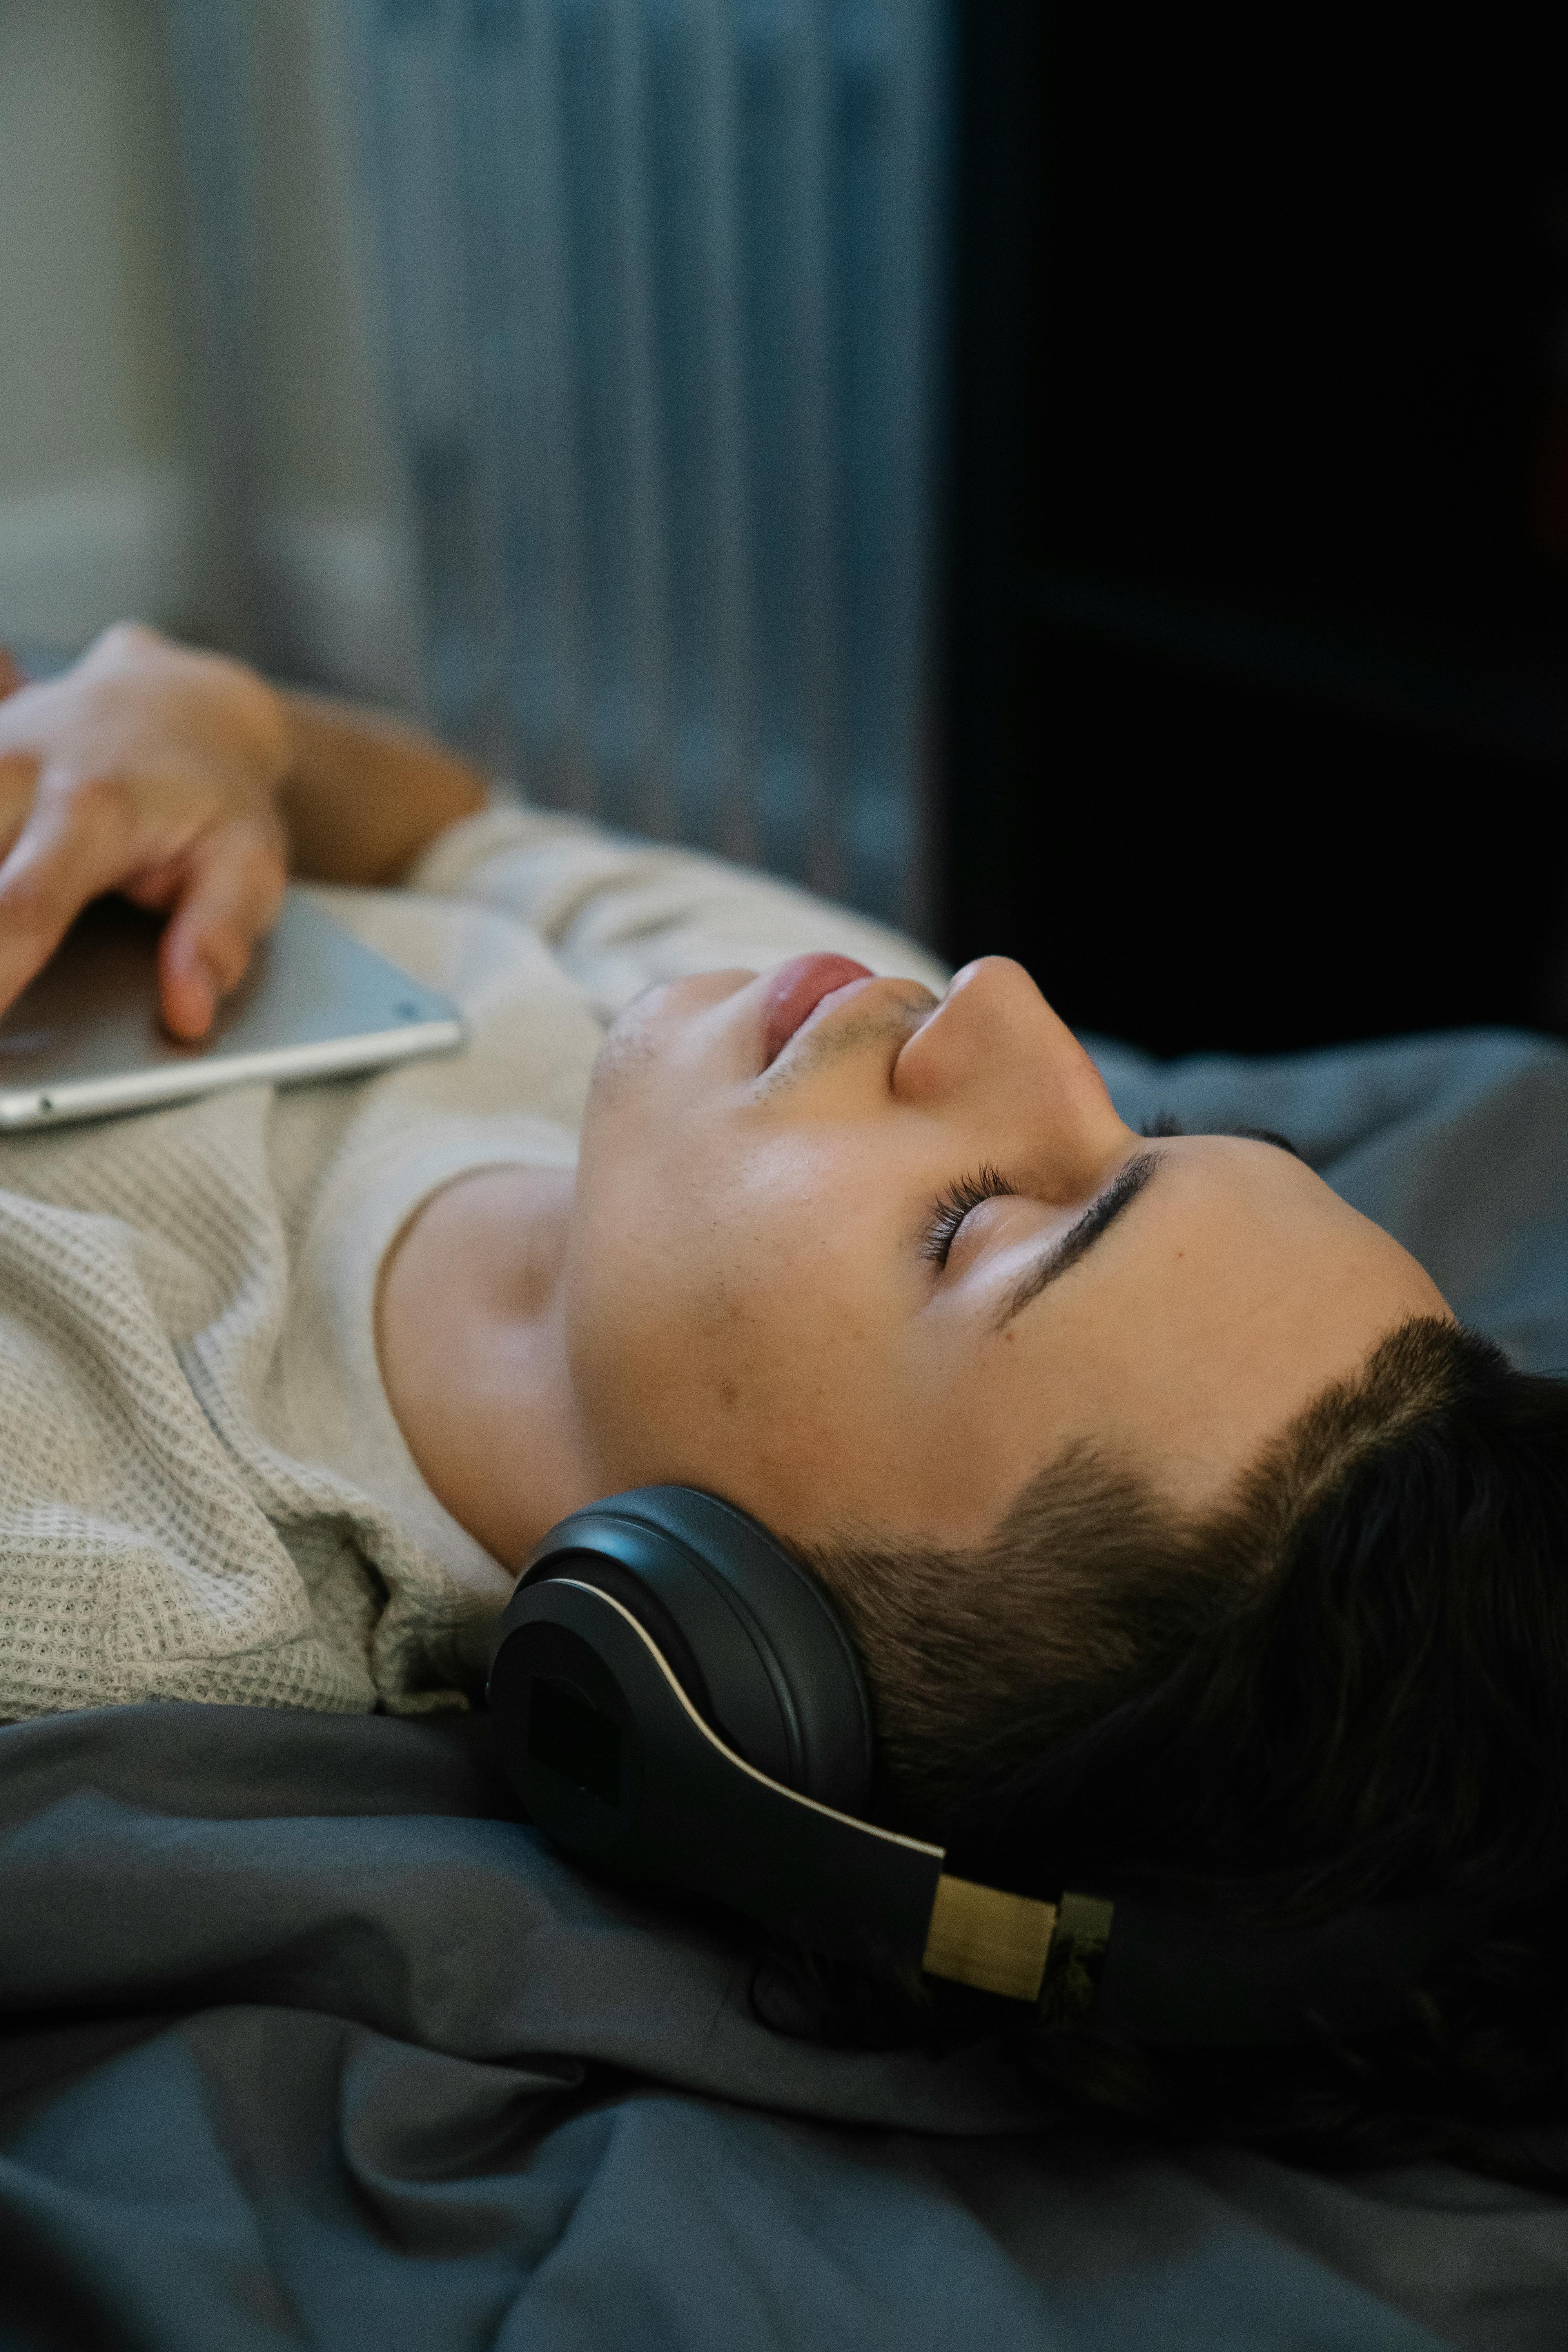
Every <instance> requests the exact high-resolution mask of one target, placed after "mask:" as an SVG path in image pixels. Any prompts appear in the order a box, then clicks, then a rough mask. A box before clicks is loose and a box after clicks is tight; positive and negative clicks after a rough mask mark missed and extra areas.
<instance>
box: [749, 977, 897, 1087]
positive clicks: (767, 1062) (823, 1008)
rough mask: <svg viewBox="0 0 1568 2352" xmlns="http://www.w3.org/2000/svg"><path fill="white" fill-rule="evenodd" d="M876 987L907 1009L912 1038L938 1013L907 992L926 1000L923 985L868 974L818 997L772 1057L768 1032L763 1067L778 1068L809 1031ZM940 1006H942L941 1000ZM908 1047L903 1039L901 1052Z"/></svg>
mask: <svg viewBox="0 0 1568 2352" xmlns="http://www.w3.org/2000/svg"><path fill="white" fill-rule="evenodd" d="M874 987H880V988H882V989H885V990H886V991H887V992H888V994H889V998H890V1000H891V1001H892V1002H894V1003H900V1004H903V1005H905V1006H907V1008H908V1010H909V1013H910V1034H911V1035H912V1034H913V1033H914V1030H915V1029H916V1028H918V1027H920V1026H921V1024H922V1023H923V1022H925V1021H926V1020H928V1019H929V1018H930V1017H931V1013H932V1012H934V1011H935V1009H936V1006H935V1004H926V1003H921V1004H919V1005H917V1004H914V1003H911V1002H910V998H909V997H908V996H907V995H906V994H905V993H904V991H906V990H908V989H910V988H911V987H919V988H921V995H922V997H924V996H925V995H927V994H928V993H929V992H928V991H927V990H925V989H924V988H923V987H922V986H921V983H920V982H915V981H900V980H898V979H896V978H895V977H894V976H892V975H891V974H889V973H886V972H867V973H865V974H863V975H862V976H861V977H859V978H858V979H855V980H847V981H842V982H840V983H839V985H838V986H837V988H830V989H826V990H825V991H824V992H823V993H822V995H821V996H820V997H818V999H817V1001H816V1003H815V1004H814V1005H813V1006H812V1008H811V1010H810V1012H809V1013H807V1014H806V1015H805V1019H804V1020H803V1021H801V1022H798V1023H797V1024H796V1025H795V1028H794V1029H793V1030H792V1031H791V1032H790V1034H789V1035H788V1036H787V1037H784V1038H783V1039H782V1040H781V1041H780V1043H779V1045H777V1046H776V1047H775V1048H774V1049H773V1052H772V1053H769V1052H768V1051H767V1041H766V1034H765V1031H764V1037H763V1054H764V1059H763V1065H762V1066H763V1070H768V1069H772V1068H773V1067H775V1066H776V1065H777V1064H778V1063H779V1062H780V1061H781V1060H782V1059H783V1058H784V1055H786V1054H787V1053H788V1052H789V1050H790V1048H791V1047H792V1046H793V1045H795V1043H796V1041H797V1040H798V1039H799V1038H801V1037H803V1036H804V1035H805V1033H806V1031H807V1030H808V1029H816V1028H818V1027H820V1026H822V1025H823V1024H825V1023H826V1022H828V1021H831V1020H832V1019H833V1018H834V1017H835V1015H836V1014H837V1012H838V1011H839V1009H840V1007H841V1006H842V1005H843V1004H844V1003H846V1002H847V999H848V998H850V997H852V996H853V997H856V998H858V997H859V996H861V995H862V994H863V993H865V992H867V991H868V990H870V989H871V988H874ZM938 1002H939V1003H940V999H939V1000H938ZM908 1043H909V1039H908V1037H905V1038H903V1039H901V1040H900V1045H899V1051H900V1052H901V1051H902V1050H903V1046H904V1045H907V1044H908ZM894 1058H895V1059H896V1058H897V1056H896V1055H895V1057H894Z"/></svg>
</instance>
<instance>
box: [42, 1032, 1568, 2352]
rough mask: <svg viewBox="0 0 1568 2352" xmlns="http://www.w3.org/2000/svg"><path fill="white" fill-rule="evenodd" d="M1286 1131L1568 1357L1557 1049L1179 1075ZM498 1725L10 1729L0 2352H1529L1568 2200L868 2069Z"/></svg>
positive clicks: (1562, 2268) (1191, 1104) (1567, 1134)
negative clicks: (549, 1837)
mask: <svg viewBox="0 0 1568 2352" xmlns="http://www.w3.org/2000/svg"><path fill="white" fill-rule="evenodd" d="M1101 1058H1102V1065H1103V1066H1104V1067H1105V1069H1106V1072H1107V1076H1108V1077H1109V1079H1110V1083H1111V1085H1112V1087H1113V1090H1114V1092H1115V1093H1116V1095H1117V1098H1118V1100H1119V1102H1120V1103H1121V1107H1122V1108H1123V1110H1124V1112H1126V1114H1127V1115H1129V1116H1130V1117H1131V1118H1133V1119H1134V1120H1137V1119H1138V1118H1142V1117H1145V1116H1150V1117H1152V1115H1153V1114H1154V1113H1155V1112H1157V1111H1159V1110H1161V1109H1168V1110H1172V1111H1173V1112H1175V1113H1176V1114H1178V1115H1179V1116H1180V1117H1182V1118H1184V1121H1185V1122H1186V1123H1187V1124H1188V1125H1189V1126H1191V1127H1193V1128H1198V1127H1205V1126H1212V1125H1225V1124H1230V1123H1235V1122H1241V1121H1246V1122H1247V1123H1251V1124H1260V1125H1268V1126H1275V1127H1279V1128H1281V1129H1284V1130H1285V1131H1286V1132H1287V1133H1289V1134H1291V1135H1292V1136H1293V1137H1294V1138H1295V1139H1296V1140H1297V1141H1298V1142H1299V1143H1300V1145H1301V1146H1302V1148H1303V1149H1304V1150H1305V1151H1306V1152H1307V1154H1308V1156H1309V1157H1310V1158H1312V1159H1313V1160H1314V1161H1315V1162H1316V1164H1318V1165H1320V1166H1321V1167H1322V1168H1323V1169H1324V1171H1325V1172H1326V1173H1327V1174H1329V1176H1330V1177H1331V1181H1334V1182H1335V1183H1336V1184H1337V1185H1338V1186H1339V1187H1340V1188H1341V1189H1342V1191H1343V1192H1345V1193H1346V1195H1347V1197H1349V1198H1351V1199H1352V1200H1354V1201H1355V1202H1357V1205H1359V1206H1362V1207H1363V1208H1366V1209H1367V1210H1368V1211H1369V1213H1372V1214H1373V1215H1377V1216H1380V1217H1381V1218H1382V1219H1383V1220H1384V1222H1385V1223H1389V1224H1391V1225H1392V1226H1393V1228H1394V1230H1395V1231H1396V1232H1399V1233H1400V1234H1401V1235H1402V1237H1403V1238H1405V1239H1406V1240H1408V1241H1409V1242H1410V1243H1411V1244H1412V1246H1413V1247H1415V1248H1416V1249H1417V1250H1418V1251H1419V1252H1420V1253H1421V1254H1422V1255H1425V1256H1426V1259H1427V1262H1428V1264H1430V1265H1432V1267H1433V1270H1434V1272H1435V1273H1436V1275H1437V1277H1438V1279H1439V1280H1440V1281H1441V1282H1442V1283H1443V1284H1444V1286H1445V1288H1446V1289H1447V1293H1448V1295H1449V1297H1451V1298H1452V1299H1453V1301H1454V1304H1455V1305H1456V1307H1458V1308H1459V1310H1460V1311H1461V1312H1462V1313H1464V1314H1466V1315H1467V1316H1468V1317H1469V1318H1470V1319H1472V1320H1475V1321H1477V1322H1479V1323H1480V1324H1482V1326H1483V1327H1484V1328H1489V1329H1491V1330H1492V1331H1494V1332H1495V1333H1496V1335H1497V1336H1498V1337H1499V1338H1500V1339H1502V1340H1504V1342H1505V1343H1506V1344H1507V1345H1508V1346H1509V1347H1510V1349H1512V1351H1513V1352H1514V1354H1515V1355H1516V1357H1517V1358H1518V1359H1519V1360H1521V1361H1524V1362H1530V1363H1533V1364H1538V1365H1543V1366H1544V1365H1552V1366H1555V1365H1562V1364H1564V1363H1568V1149H1565V1146H1568V1055H1565V1054H1563V1052H1561V1051H1560V1050H1559V1049H1557V1048H1554V1047H1552V1046H1548V1045H1542V1044H1540V1043H1538V1042H1536V1041H1532V1040H1526V1039H1519V1038H1514V1037H1506V1036H1505V1037H1479V1038H1477V1037H1470V1038H1464V1039H1458V1040H1426V1041H1420V1042H1418V1043H1416V1044H1415V1045H1399V1046H1390V1047H1382V1048H1376V1049H1373V1051H1372V1052H1370V1053H1362V1054H1357V1055H1322V1056H1314V1057H1308V1058H1306V1059H1303V1060H1299V1061H1292V1062H1289V1063H1280V1064H1265V1065H1246V1064H1237V1063H1229V1062H1223V1061H1205V1062H1203V1063H1199V1064H1184V1065H1177V1066H1168V1067H1165V1068H1160V1067H1158V1066H1155V1065H1152V1064H1150V1063H1147V1062H1144V1061H1142V1060H1141V1059H1140V1058H1139V1057H1137V1056H1135V1055H1127V1054H1125V1053H1122V1052H1121V1049H1117V1048H1110V1047H1106V1048H1104V1049H1102V1052H1101ZM489 1743H490V1735H489V1727H488V1725H487V1724H486V1723H485V1721H484V1719H483V1718H482V1717H469V1718H464V1719H456V1720H454V1719H447V1720H431V1719H426V1720H422V1721H417V1722H407V1721H402V1722H400V1721H393V1720H389V1719H387V1718H385V1717H351V1718H342V1717H317V1716H310V1715H303V1714H293V1713H268V1712H265V1711H261V1710H248V1709H241V1708H220V1707H212V1708H208V1707H198V1706H143V1707H134V1708H120V1709H108V1710H104V1711H102V1712H100V1713H97V1714H90V1715H78V1716H65V1717H55V1718H53V1719H49V1720H46V1721H41V1722H36V1723H31V1724H22V1725H16V1726H12V1727H6V1728H0V2347H3V2352H12V2347H16V2352H21V2347H26V2352H35V2347H61V2352H66V2347H68V2348H69V2352H80V2347H149V2352H151V2348H152V2347H156V2352H185V2347H191V2352H197V2347H199V2352H230V2347H232V2352H251V2347H257V2352H260V2347H268V2352H272V2347H285V2346H288V2347H292V2346H306V2345H308V2346H313V2347H334V2352H337V2347H342V2352H357V2347H361V2346H363V2347H374V2348H375V2352H403V2347H408V2348H409V2352H415V2347H418V2352H456V2347H469V2346H473V2347H479V2346H494V2347H523V2346H527V2347H531V2352H558V2347H559V2352H568V2347H570V2352H586V2347H655V2346H657V2347H664V2346H668V2347H681V2352H709V2347H712V2352H734V2347H753V2346H754V2347H775V2346H776V2347H792V2352H793V2347H807V2346H810V2347H825V2346H839V2345H845V2346H849V2345H854V2346H856V2347H868V2352H877V2348H878V2347H884V2346H886V2347H889V2352H890V2347H898V2352H923V2347H950V2346H954V2345H964V2346H967V2345H970V2344H977V2345H984V2346H985V2347H987V2352H1008V2347H1071V2348H1072V2352H1089V2347H1095V2352H1098V2348H1099V2347H1107V2352H1109V2347H1118V2352H1121V2348H1122V2347H1155V2352H1178V2347H1180V2352H1186V2347H1193V2352H1198V2347H1203V2352H1230V2347H1236V2348H1237V2352H1242V2347H1246V2352H1275V2347H1279V2352H1284V2347H1290V2352H1308V2347H1311V2352H1341V2347H1343V2352H1416V2347H1431V2346H1433V2345H1434V2344H1445V2343H1446V2344H1451V2345H1458V2346H1463V2347H1476V2352H1482V2347H1485V2352H1534V2347H1546V2346H1548V2345H1550V2346H1552V2347H1556V2346H1558V2345H1561V2344H1562V2343H1563V2341H1564V2340H1565V2338H1568V2208H1565V2207H1564V2206H1563V2204H1562V2203H1560V2202H1558V2201H1557V2200H1552V2199H1549V2198H1545V2197H1542V2196H1538V2195H1534V2194H1531V2193H1528V2192H1525V2191H1522V2190H1519V2189H1510V2188H1505V2187H1500V2186H1498V2185H1496V2184H1493V2183H1489V2182H1486V2181H1480V2180H1477V2179H1471V2178H1469V2177H1468V2176H1466V2175H1464V2174H1462V2173H1459V2172H1457V2171H1455V2170H1452V2169H1451V2168H1447V2167H1442V2166H1431V2167H1426V2168H1405V2169H1403V2170H1400V2171H1397V2172H1391V2173H1386V2174H1380V2175H1373V2176H1366V2175H1362V2176H1358V2177H1356V2178H1353V2179H1321V2178H1318V2177H1315V2176H1312V2175H1309V2174H1304V2173H1300V2172H1297V2171H1293V2170H1291V2169H1289V2168H1286V2167H1283V2166H1280V2165H1278V2164H1274V2163H1271V2162H1268V2161H1267V2160H1265V2159H1263V2158H1258V2157H1255V2156H1249V2155H1247V2154H1245V2153H1243V2152H1240V2151H1237V2150H1235V2149H1227V2148H1210V2149H1203V2150H1199V2151H1195V2152H1193V2153H1190V2154H1186V2155H1184V2156H1181V2157H1179V2158H1178V2157H1174V2156H1170V2155H1163V2154H1160V2153H1158V2152H1151V2151H1148V2150H1142V2151H1138V2150H1132V2151H1127V2152H1123V2153H1121V2154H1117V2155H1111V2154H1108V2153H1106V2152H1105V2151H1104V2150H1102V2149H1094V2148H1091V2147H1086V2146H1085V2145H1084V2144H1083V2141H1082V2137H1081V2135H1079V2133H1077V2132H1076V2131H1075V2129H1074V2127H1073V2126H1072V2125H1071V2124H1070V2122H1068V2120H1067V2119H1066V2118H1065V2117H1064V2116H1062V2115H1061V2114H1060V2113H1058V2112H1057V2111H1055V2110H1053V2109H1052V2108H1050V2107H1049V2106H1047V2105H1045V2104H1043V2103H1040V2102H1038V2101H1037V2100H1035V2099H1034V2098H1033V2097H1032V2096H1030V2095H1028V2094H1026V2092H1025V2091H1024V2090H1023V2089H1022V2088H1021V2087H1020V2086H1019V2084H1017V2082H1016V2079H1015V2078H1014V2077H1013V2076H1012V2075H1011V2074H1009V2073H1008V2072H1007V2071H1006V2070H1005V2067H1003V2066H1002V2065H1001V2064H1000V2063H998V2062H997V2061H996V2059H995V2058H994V2055H993V2054H992V2053H989V2052H987V2051H984V2050H980V2051H973V2052H969V2053H959V2054H957V2055H954V2056H951V2057H948V2058H946V2059H944V2060H942V2061H940V2062H939V2061H936V2060H931V2059H928V2058H925V2057H923V2056H921V2055H919V2054H917V2053H857V2052H845V2051H833V2050H829V2049H826V2048H822V2047H819V2046H817V2045H816V2044H813V2043H810V2042H801V2041H797V2040H791V2039H788V2038H786V2037H784V2036H782V2035H779V2034H776V2033H773V2032H770V2031H769V2030H768V2028H767V2027H765V2026H764V2025H763V2023H761V2022H760V2021H759V2020H758V2018H757V2017H756V2015H755V2014H754V2013H753V2011H752V2003H751V1999H750V1984H751V1976H752V1959H751V1955H750V1954H749V1952H748V1950H747V1948H746V1947H745V1945H744V1944H743V1942H741V1941H738V1940H735V1939H733V1938H732V1937H731V1936H730V1935H729V1934H728V1933H727V1932H726V1931H725V1930H724V1929H723V1928H722V1927H721V1926H720V1925H718V1924H716V1923H713V1922H710V1921H704V1920H702V1919H700V1918H699V1917H697V1916H694V1915H693V1914H692V1913H690V1912H689V1911H688V1910H685V1909H682V1908H680V1907H679V1906H668V1907H662V1908H661V1907H660V1906H658V1905H655V1904H650V1903H642V1902H634V1901H631V1900H629V1899H627V1898H623V1897H621V1896H619V1895H615V1894H614V1893H612V1892H610V1891H609V1890H607V1889H605V1888H603V1887H600V1886H597V1885H594V1884H592V1883H591V1882H589V1881H588V1880H587V1879H585V1878H584V1877H582V1876H581V1875H579V1874H576V1873H575V1872H574V1871H572V1870H570V1869H569V1868H567V1867H566V1866H565V1865H564V1864H563V1863H562V1862H561V1861H560V1860H559V1859H558V1858H557V1857H555V1856H554V1855H552V1853H550V1851H549V1850H548V1848H547V1847H546V1846H545V1845H544V1844H543V1843H542V1841H541V1840H540V1839H539V1838H538V1837H537V1835H536V1834H535V1832H533V1831H532V1830H531V1829H530V1828H529V1827H528V1826H527V1825H525V1824H524V1823H522V1822H520V1821H519V1820H518V1819H517V1818H516V1815H515V1811H514V1810H513V1808H512V1806H511V1804H510V1801H509V1798H508V1795H507V1791H506V1789H505V1785H504V1782H503V1780H502V1779H501V1777H500V1773H499V1771H498V1769H497V1766H496V1760H495V1758H494V1756H493V1754H492V1752H491V1748H490V1744H489Z"/></svg>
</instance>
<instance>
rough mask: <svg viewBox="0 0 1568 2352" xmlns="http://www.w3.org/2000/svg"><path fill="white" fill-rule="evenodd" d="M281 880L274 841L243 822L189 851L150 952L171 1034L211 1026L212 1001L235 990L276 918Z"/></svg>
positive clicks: (197, 1034)
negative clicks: (182, 879) (178, 889)
mask: <svg viewBox="0 0 1568 2352" xmlns="http://www.w3.org/2000/svg"><path fill="white" fill-rule="evenodd" d="M287 878H288V877H287V874H286V872H285V868H284V863H283V858H282V855H281V852H280V850H279V845H278V843H277V841H276V840H275V839H274V838H273V836H272V835H271V834H270V833H269V832H268V831H266V830H264V829H263V828H262V827H260V826H258V825H255V824H249V823H245V824H231V825H224V826H222V827H221V828H220V829H219V830H218V831H217V832H216V833H213V834H211V835H207V836H206V837H205V839H204V840H203V841H202V842H200V843H199V844H198V845H197V846H196V848H195V850H194V851H193V853H192V856H191V863H190V879H189V882H188V884H187V886H186V887H185V889H184V893H183V894H182V896H181V898H180V900H179V903H178V905H177V906H176V908H175V909H174V913H173V915H171V917H170V918H169V922H168V926H167V928H166V929H165V930H164V933H163V943H162V945H161V947H160V949H159V952H158V994H159V1002H160V1005H161V1007H162V1010H163V1021H164V1024H165V1025H166V1027H168V1028H169V1029H170V1030H172V1031H173V1033H174V1035H175V1036H176V1037H202V1036H205V1034H206V1032H207V1030H208V1029H209V1028H210V1027H211V1026H212V1018H213V1014H214V1013H216V1010H217V1003H218V999H219V998H220V997H222V996H226V994H227V993H228V992H229V990H230V989H231V988H235V987H237V985H238V983H239V982H240V981H241V980H242V979H243V978H244V976H245V973H246V970H247V967H248V965H249V962H250V956H251V950H252V949H253V948H254V947H255V945H256V942H257V940H258V939H259V938H261V936H262V935H263V933H264V932H266V931H269V930H270V929H271V928H272V926H273V924H274V923H275V922H276V921H277V919H278V913H279V908H280V907H281V906H282V904H283V891H284V887H285V884H286V881H287Z"/></svg>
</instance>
